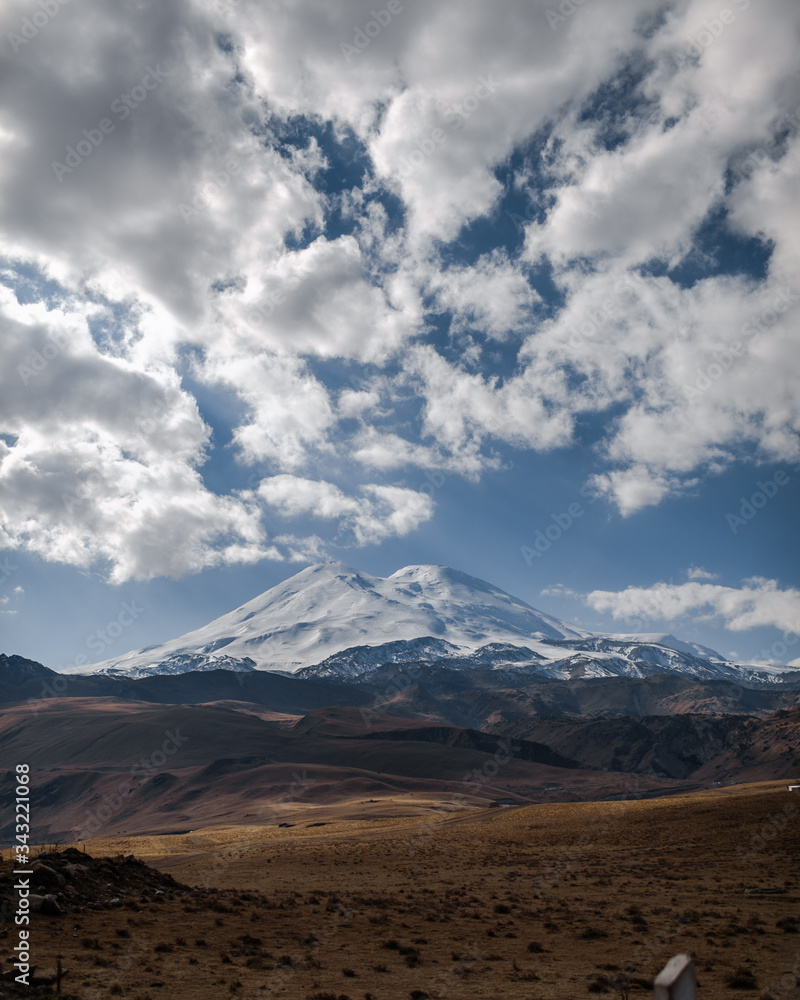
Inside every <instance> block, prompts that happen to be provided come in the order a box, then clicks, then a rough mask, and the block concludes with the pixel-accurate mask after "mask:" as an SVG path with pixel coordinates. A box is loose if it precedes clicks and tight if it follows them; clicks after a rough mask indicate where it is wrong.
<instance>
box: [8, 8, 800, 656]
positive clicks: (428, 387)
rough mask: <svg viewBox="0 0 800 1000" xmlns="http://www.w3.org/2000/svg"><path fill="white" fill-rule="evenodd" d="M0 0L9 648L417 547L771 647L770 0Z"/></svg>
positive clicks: (56, 640) (797, 601) (776, 598)
mask: <svg viewBox="0 0 800 1000" xmlns="http://www.w3.org/2000/svg"><path fill="white" fill-rule="evenodd" d="M723 2H724V0H714V2H713V3H712V2H710V0H675V2H670V3H664V2H660V0H583V2H580V3H578V2H576V0H561V2H559V3H557V2H556V0H495V2H493V3H487V2H476V0H437V2H436V3H427V4H426V3H422V2H420V0H390V2H385V0H377V3H364V2H360V0H359V2H356V0H202V2H201V0H122V2H119V3H114V4H109V3H107V2H104V0H81V3H80V4H79V3H77V2H70V0H7V2H6V3H5V4H4V5H3V6H2V7H0V651H2V652H6V653H8V654H11V653H17V654H20V655H23V656H27V657H30V658H32V659H36V660H39V661H40V662H43V663H45V664H46V665H48V666H50V667H52V668H54V669H59V668H64V667H68V666H72V665H73V664H75V663H76V662H79V661H80V662H84V661H88V662H96V661H99V660H103V659H105V658H107V657H110V656H117V655H120V654H121V653H124V652H125V651H127V650H129V649H135V648H139V647H141V646H144V645H147V644H150V643H156V642H160V641H164V640H167V639H169V638H172V637H175V636H177V635H180V634H182V633H183V632H186V631H188V630H190V629H193V628H196V627H199V626H201V625H203V624H205V623H206V622H208V621H210V620H211V619H213V618H215V617H217V616H218V615H220V614H223V613H225V612H227V611H229V610H231V609H232V608H234V607H236V606H237V605H238V604H240V603H243V602H244V601H246V600H249V599H250V598H252V597H254V596H256V595H257V594H259V593H261V592H262V591H264V590H266V589H268V588H269V587H271V586H273V585H274V584H276V583H278V582H280V581H281V580H283V579H285V578H287V577H289V576H291V575H292V574H294V573H296V572H298V571H299V570H300V569H302V568H304V567H305V566H307V565H309V564H311V563H314V562H318V561H320V560H323V559H336V560H341V561H343V562H345V563H347V564H349V565H352V566H354V567H357V568H359V569H362V570H364V571H367V572H370V573H376V574H379V575H388V574H390V573H392V572H394V571H395V570H397V569H399V568H400V567H402V566H404V565H409V564H414V563H438V564H443V565H449V566H453V567H455V568H457V569H460V570H463V571H465V572H467V573H471V574H473V575H475V576H478V577H481V578H482V579H485V580H488V581H490V582H491V583H494V584H495V585H497V586H499V587H501V588H503V589H505V590H506V591H508V592H510V593H512V594H514V595H516V596H518V597H520V598H522V599H523V600H526V601H527V602H528V603H529V604H531V605H533V606H534V607H536V608H539V609H541V610H543V611H546V612H547V613H549V614H552V615H555V616H557V617H561V618H564V619H566V620H568V621H573V622H576V623H578V624H581V625H583V626H584V627H588V628H592V629H596V630H597V631H610V632H655V631H670V632H673V633H675V634H676V635H678V636H679V637H681V638H683V639H687V640H695V641H699V642H702V643H705V644H706V645H709V646H711V647H713V648H716V649H718V650H719V651H720V652H721V653H723V655H726V656H729V657H731V658H732V659H735V660H739V661H740V662H751V663H752V662H768V663H777V664H785V663H793V664H794V665H795V666H797V665H800V637H799V636H798V633H799V632H800V559H798V554H799V553H798V549H799V548H800V546H799V545H798V542H799V541H800V534H799V533H798V519H797V512H798V509H799V508H800V504H799V503H798V500H800V488H798V483H799V482H800V392H799V391H798V386H799V385H800V350H798V346H800V338H798V326H799V325H800V266H799V265H800V198H799V197H798V195H799V194H800V188H799V187H798V174H799V173H800V78H798V76H797V52H798V34H799V29H800V6H798V5H797V4H789V3H786V2H785V0H759V2H758V3H753V2H751V0H730V2H729V3H728V6H726V7H723V6H722V4H723Z"/></svg>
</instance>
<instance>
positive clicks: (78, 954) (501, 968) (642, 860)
mask: <svg viewBox="0 0 800 1000" xmlns="http://www.w3.org/2000/svg"><path fill="white" fill-rule="evenodd" d="M343 809H344V814H346V815H348V816H350V815H352V803H350V804H348V805H347V806H346V807H343ZM327 815H328V819H327V820H325V821H324V824H323V825H318V824H319V823H322V822H323V821H317V822H316V823H315V824H314V825H311V822H310V820H309V819H308V817H307V816H306V815H305V814H303V813H298V814H297V816H296V817H295V818H294V822H295V824H296V825H293V826H284V827H275V826H272V827H261V826H231V827H213V828H207V829H203V830H197V831H194V832H193V833H191V834H184V835H179V836H156V837H149V838H148V837H137V838H129V839H124V838H123V839H114V840H98V841H89V842H87V843H86V849H87V851H88V852H89V853H90V854H92V855H94V856H98V855H104V854H105V855H112V856H113V855H117V854H129V853H134V854H135V855H136V856H137V857H139V858H142V859H143V860H145V861H147V862H148V863H150V864H152V865H155V866H156V867H158V868H160V869H162V870H164V871H168V872H169V873H170V874H172V875H173V876H174V878H175V879H177V880H178V881H179V882H182V883H185V884H188V885H190V886H195V887H196V891H195V892H193V893H189V894H181V893H177V892H176V893H167V894H165V895H164V896H157V897H156V896H153V897H148V898H147V899H146V900H140V899H136V900H130V901H128V902H123V905H122V906H121V907H119V908H115V909H112V910H97V911H92V910H85V911H83V912H75V911H73V912H70V913H68V914H66V915H64V916H62V917H50V918H47V917H45V918H39V919H38V920H37V922H36V924H35V925H34V933H33V939H34V945H33V949H34V955H35V960H36V961H37V962H38V964H39V965H40V966H42V967H46V966H54V965H55V960H56V956H57V955H58V954H61V955H62V956H63V959H64V964H65V966H66V967H67V968H68V969H69V976H68V977H67V978H66V979H65V981H64V983H65V985H64V988H65V989H67V987H68V988H69V990H71V991H73V992H74V993H75V994H76V995H78V996H80V997H82V998H85V1000H94V998H101V997H102V998H105V997H108V996H121V997H130V998H135V1000H145V998H151V1000H152V998H157V997H169V1000H184V998H186V1000H189V998H192V1000H194V998H198V1000H205V998H209V1000H210V998H214V1000H218V998H224V997H242V998H249V997H259V996H271V997H282V998H292V1000H294V998H297V1000H306V998H315V1000H331V998H333V1000H342V998H348V1000H408V998H414V1000H423V998H424V997H426V996H427V997H429V998H431V1000H438V998H453V1000H470V998H474V1000H488V998H498V1000H499V998H510V1000H513V998H519V1000H538V998H542V1000H547V998H551V997H552V998H556V997H557V998H561V997H564V998H566V997H570V998H575V997H577V998H580V997H590V996H593V995H596V994H604V993H605V994H607V995H609V996H616V995H617V994H619V995H620V997H623V996H624V992H625V990H628V991H630V993H632V994H638V995H640V996H646V995H647V994H648V993H649V992H650V991H651V989H652V980H653V977H654V976H655V974H656V973H657V972H658V971H659V969H660V968H661V967H662V966H663V965H664V963H665V962H666V961H667V960H668V959H669V958H670V957H671V956H672V955H673V954H676V953H678V952H689V953H693V954H694V955H695V956H696V963H697V969H698V979H699V983H700V996H701V997H702V998H703V1000H711V998H726V1000H731V998H735V997H742V996H744V997H758V996H759V995H760V996H762V997H771V998H772V1000H798V998H800V989H799V988H798V983H800V978H798V977H800V934H799V933H798V917H800V886H798V862H799V861H800V796H796V795H793V794H792V793H789V792H788V791H787V790H786V784H785V783H782V782H780V783H778V782H769V783H761V784H757V785H749V786H739V787H735V788H726V789H715V790H713V791H709V792H704V793H695V794H692V795H685V796H680V797H671V798H668V799H656V800H650V801H628V802H592V803H563V804H548V805H538V806H531V807H525V808H511V809H502V808H500V809H491V810H476V811H471V812H467V813H464V812H461V813H458V814H457V815H456V814H453V815H448V813H447V812H446V811H445V810H444V809H443V810H442V811H440V812H433V813H429V814H428V815H427V816H412V817H406V818H403V817H393V818H384V819H374V820H373V819H369V818H365V819H361V820H358V819H349V820H340V819H337V817H336V813H335V811H332V812H329V813H328V814H327ZM290 821H292V820H291V819H287V822H290ZM208 890H218V891H208ZM748 890H750V891H748ZM753 890H756V891H753ZM11 941H12V938H11V936H10V935H9V936H8V938H7V939H6V940H3V941H2V942H0V945H1V946H2V951H3V953H4V958H6V959H7V958H8V955H9V954H10V946H11ZM623 976H624V977H625V979H624V980H623V978H621V977H623Z"/></svg>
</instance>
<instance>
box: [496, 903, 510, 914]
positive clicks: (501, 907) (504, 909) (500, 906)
mask: <svg viewBox="0 0 800 1000" xmlns="http://www.w3.org/2000/svg"><path fill="white" fill-rule="evenodd" d="M494 912H495V913H511V907H510V906H506V904H505V903H495V905H494Z"/></svg>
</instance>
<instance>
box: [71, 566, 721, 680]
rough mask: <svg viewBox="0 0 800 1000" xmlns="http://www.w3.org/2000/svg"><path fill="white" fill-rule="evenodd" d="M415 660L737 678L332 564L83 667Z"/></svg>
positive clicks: (428, 585) (440, 584) (289, 669)
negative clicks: (190, 627) (172, 635)
mask: <svg viewBox="0 0 800 1000" xmlns="http://www.w3.org/2000/svg"><path fill="white" fill-rule="evenodd" d="M416 661H419V662H449V663H451V664H453V669H465V668H471V669H481V670H485V669H492V668H495V667H502V669H524V670H530V671H535V672H537V673H544V674H545V675H547V676H551V677H607V676H610V675H613V674H623V675H624V674H628V675H631V676H637V677H640V676H646V675H647V674H649V673H654V672H664V671H667V672H677V673H687V674H691V675H693V676H723V675H724V676H736V675H737V668H735V667H734V666H733V665H732V664H727V663H725V662H724V661H722V658H721V657H719V654H714V651H713V650H706V649H705V647H701V646H699V645H697V644H695V643H685V642H682V641H681V640H679V639H676V638H675V637H674V636H672V635H666V634H651V635H636V636H611V635H607V636H598V635H594V634H592V633H590V632H587V631H586V630H585V629H581V628H579V627H578V626H575V625H569V624H567V623H566V622H563V621H560V620H559V619H557V618H553V617H551V616H549V615H546V614H544V613H543V612H541V611H537V610H536V609H535V608H533V607H531V606H530V605H529V604H526V603H525V602H524V601H522V600H520V599H519V598H517V597H514V596H512V595H511V594H507V593H506V592H505V591H503V590H500V588H499V587H495V586H493V585H492V584H490V583H487V582H486V581H485V580H481V579H479V578H477V577H474V576H470V575H469V574H468V573H464V572H463V571H461V570H457V569H453V568H452V567H450V566H437V565H430V564H420V565H411V566H404V567H403V568H402V569H399V570H397V571H396V572H395V573H393V574H392V575H391V576H388V577H381V576H372V575H370V574H368V573H362V572H361V571H360V570H358V569H356V568H354V567H353V566H348V565H347V564H346V563H343V562H339V561H336V560H329V561H325V562H319V563H315V564H313V565H311V566H307V567H306V568H305V569H302V570H300V571H299V572H298V573H295V574H294V576H291V577H289V579H287V580H284V581H283V582H282V583H279V584H277V585H276V586H275V587H272V588H271V589H270V590H267V591H265V592H264V593H263V594H260V595H259V596H258V597H255V598H253V599H252V600H251V601H248V602H247V603H246V604H243V605H241V606H240V607H238V608H236V609H235V610H233V611H230V612H228V613H227V614H225V615H222V616H221V617H220V618H217V619H215V620H214V621H212V622H210V623H209V624H207V625H204V626H203V627H202V628H198V629H196V630H195V631H193V632H189V633H187V634H186V635H183V636H180V637H179V638H177V639H173V640H171V641H169V642H165V643H162V644H160V645H156V646H150V647H147V648H145V649H141V650H138V651H134V652H131V653H127V654H126V655H124V656H122V657H118V658H115V659H113V660H106V661H105V662H103V663H99V664H95V665H94V667H93V668H92V669H93V671H100V670H103V671H112V672H114V673H122V674H129V675H133V676H141V675H142V674H149V673H180V672H183V671H186V670H190V669H191V670H213V669H217V668H225V669H229V670H237V671H249V670H253V669H256V670H272V671H280V672H285V673H296V672H297V671H300V670H302V671H303V676H306V675H307V674H309V671H310V672H311V673H312V674H313V672H314V671H315V670H316V669H317V668H323V669H326V670H328V671H329V672H332V674H333V673H335V674H336V675H341V676H351V675H352V676H356V675H357V674H359V673H364V672H365V671H367V672H368V671H369V670H372V669H377V668H379V667H380V666H381V665H382V663H385V662H393V663H400V662H416ZM70 672H77V671H74V670H73V671H70ZM84 672H85V671H84Z"/></svg>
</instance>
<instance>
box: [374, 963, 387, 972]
mask: <svg viewBox="0 0 800 1000" xmlns="http://www.w3.org/2000/svg"><path fill="white" fill-rule="evenodd" d="M372 971H373V972H388V971H389V969H388V967H387V966H385V965H384V964H383V963H382V962H381V964H380V965H373V966H372Z"/></svg>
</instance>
